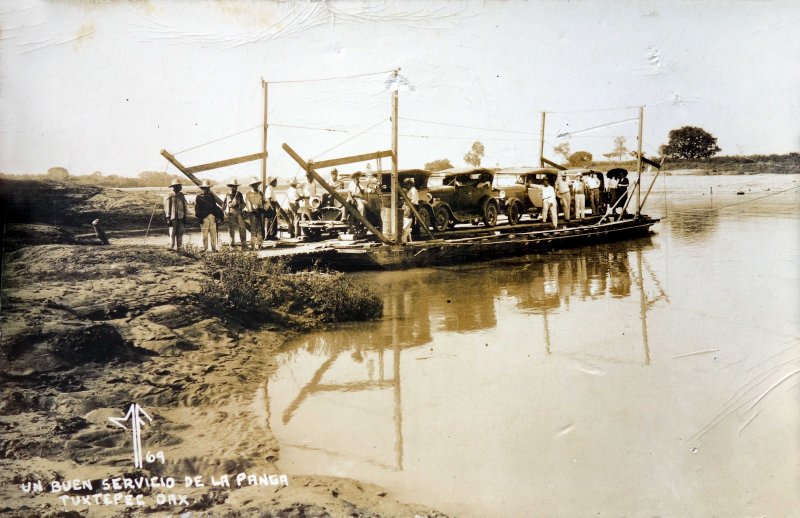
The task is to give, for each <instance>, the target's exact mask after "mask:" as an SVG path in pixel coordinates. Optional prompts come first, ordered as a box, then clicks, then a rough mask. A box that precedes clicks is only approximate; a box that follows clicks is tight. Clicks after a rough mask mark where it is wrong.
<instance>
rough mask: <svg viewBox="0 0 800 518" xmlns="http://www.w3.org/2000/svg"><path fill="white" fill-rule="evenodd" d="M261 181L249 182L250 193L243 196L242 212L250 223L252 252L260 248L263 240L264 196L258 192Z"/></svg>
mask: <svg viewBox="0 0 800 518" xmlns="http://www.w3.org/2000/svg"><path fill="white" fill-rule="evenodd" d="M259 185H261V180H259V179H258V178H253V179H252V180H251V181H250V191H249V192H248V193H247V194H245V195H244V210H245V211H246V212H247V220H248V221H249V222H250V245H251V246H252V247H253V250H258V249H260V248H261V242H262V240H263V239H264V228H263V224H264V221H263V217H264V194H263V193H262V192H261V191H260V190H258V186H259Z"/></svg>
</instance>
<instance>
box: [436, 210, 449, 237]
mask: <svg viewBox="0 0 800 518" xmlns="http://www.w3.org/2000/svg"><path fill="white" fill-rule="evenodd" d="M432 223H433V230H436V231H442V230H446V229H447V225H448V224H449V223H450V213H449V212H448V211H447V208H446V207H445V206H444V205H441V206H439V207H437V208H436V210H435V211H433V221H432Z"/></svg>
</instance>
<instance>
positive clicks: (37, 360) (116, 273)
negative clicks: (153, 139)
mask: <svg viewBox="0 0 800 518" xmlns="http://www.w3.org/2000/svg"><path fill="white" fill-rule="evenodd" d="M4 259H5V261H4V262H5V264H4V268H3V291H2V308H3V311H2V341H0V357H2V358H3V364H4V366H5V368H4V369H3V372H2V376H1V377H0V394H2V396H1V397H0V437H1V438H0V466H1V467H2V475H0V498H1V499H2V502H3V503H2V504H0V511H2V512H3V513H4V514H8V515H10V516H48V515H51V516H55V515H58V513H64V512H69V511H75V512H77V513H79V514H80V515H86V514H90V515H98V516H116V515H119V516H123V515H124V516H130V515H147V514H148V513H152V512H167V513H179V512H182V511H185V510H187V509H191V510H193V511H204V512H206V513H208V515H211V516H251V515H256V514H260V515H263V516H354V515H355V516H414V515H415V514H418V515H423V516H425V515H427V516H439V514H438V513H436V512H435V511H431V510H428V509H426V508H424V507H421V506H414V505H406V504H402V503H399V502H397V501H395V500H394V499H393V498H392V495H391V494H387V492H386V491H385V490H383V489H381V488H378V487H376V486H373V485H370V484H364V483H360V482H357V481H353V480H349V479H339V478H330V477H304V476H292V477H290V479H289V485H288V486H286V487H284V486H283V485H278V486H268V487H264V486H250V485H248V484H243V487H241V488H236V487H235V485H232V486H231V487H224V486H223V487H218V488H211V487H209V485H208V484H206V486H204V487H201V488H192V489H189V490H187V489H185V488H184V487H183V484H182V483H181V484H180V486H181V487H180V491H179V492H181V493H185V494H186V495H187V496H188V501H189V506H188V507H187V506H182V507H174V506H172V507H170V506H161V507H158V506H156V505H155V504H151V503H148V505H146V506H142V507H137V506H134V507H129V508H127V509H126V508H125V507H124V506H123V507H118V506H117V507H115V506H113V505H112V506H96V505H84V504H78V505H75V506H72V505H70V506H68V507H64V506H63V505H62V504H61V502H60V501H59V500H58V498H57V497H58V496H59V495H54V494H52V493H50V492H47V491H46V492H44V493H41V494H36V495H31V494H25V493H23V492H22V491H21V485H23V484H24V483H26V482H29V481H37V480H41V481H51V480H62V479H67V478H80V479H86V480H93V481H95V486H97V485H98V484H99V481H101V480H102V479H108V478H113V477H121V476H123V474H127V475H128V476H131V477H134V476H147V477H150V476H164V477H166V476H171V477H175V478H176V479H178V480H180V481H183V477H184V476H196V475H198V474H204V475H206V477H207V476H208V475H212V476H219V475H220V474H228V475H230V476H231V477H233V476H235V475H236V474H238V473H258V474H280V473H281V467H280V448H279V445H278V444H277V441H276V440H275V438H274V436H273V434H272V432H271V430H270V429H269V426H268V424H267V420H266V419H260V418H259V416H260V415H262V414H263V413H264V412H265V411H266V410H264V409H265V408H266V405H265V398H266V397H267V396H266V394H265V391H264V389H263V385H264V381H265V380H266V379H267V377H268V376H269V374H270V373H271V372H272V370H273V369H274V368H275V365H274V363H273V361H272V355H273V353H274V351H275V350H276V349H277V348H278V347H279V346H280V345H281V344H282V343H283V341H284V340H285V339H286V338H287V337H288V336H291V335H292V334H293V332H292V331H290V330H287V329H286V328H284V327H281V326H280V325H278V324H275V323H260V322H253V321H243V320H241V319H239V318H236V317H232V316H230V315H229V314H228V315H226V314H222V313H216V312H213V311H211V310H209V309H208V308H207V307H205V306H203V305H202V304H200V303H199V302H198V294H199V293H200V292H201V291H202V289H203V286H205V285H208V284H209V283H213V282H216V281H215V280H214V279H213V278H212V277H211V276H209V275H208V272H207V271H206V269H204V267H203V265H202V263H200V262H198V261H196V260H195V259H193V258H191V257H187V256H184V255H178V254H175V253H173V252H169V251H168V250H164V249H162V248H155V247H120V246H112V247H101V246H81V245H63V244H61V245H40V246H29V247H24V248H21V249H19V250H16V251H15V252H12V253H8V254H6V256H5V258H4ZM133 403H136V404H138V405H140V406H141V407H142V408H143V409H144V410H145V411H146V412H147V413H148V414H149V415H150V416H151V417H152V419H153V421H152V423H151V424H149V425H148V426H146V427H145V432H144V435H143V437H144V439H143V449H145V450H148V451H163V452H164V456H165V459H166V462H165V463H164V464H163V465H161V464H160V463H159V462H155V463H151V464H148V463H146V464H145V465H144V467H143V468H141V469H138V470H137V469H134V467H133V463H132V454H131V435H130V433H129V432H127V431H124V430H121V429H120V428H118V427H115V426H113V425H112V424H111V423H110V422H109V420H108V418H109V417H114V416H118V417H121V416H122V415H123V414H124V413H125V411H126V409H127V408H128V407H129V406H130V405H131V404H133ZM206 482H207V479H206ZM95 492H100V491H95ZM142 492H143V493H145V496H148V495H150V496H153V495H154V493H155V492H156V490H155V489H152V488H151V489H149V490H148V491H145V490H143V491H142ZM84 493H86V491H84ZM62 515H64V514H62ZM201 515H202V514H201ZM64 516H66V515H64Z"/></svg>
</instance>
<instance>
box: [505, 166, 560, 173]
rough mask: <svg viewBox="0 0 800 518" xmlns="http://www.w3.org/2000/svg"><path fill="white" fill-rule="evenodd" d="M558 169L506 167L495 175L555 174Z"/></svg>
mask: <svg viewBox="0 0 800 518" xmlns="http://www.w3.org/2000/svg"><path fill="white" fill-rule="evenodd" d="M557 172H558V169H556V168H555V167H506V168H505V169H500V170H499V171H497V174H516V175H522V174H530V173H544V174H548V173H552V174H556V173H557Z"/></svg>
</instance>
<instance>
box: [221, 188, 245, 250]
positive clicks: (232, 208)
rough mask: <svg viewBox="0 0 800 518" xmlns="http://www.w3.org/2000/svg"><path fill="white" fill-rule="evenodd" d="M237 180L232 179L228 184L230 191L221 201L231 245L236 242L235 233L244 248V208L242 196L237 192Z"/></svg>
mask: <svg viewBox="0 0 800 518" xmlns="http://www.w3.org/2000/svg"><path fill="white" fill-rule="evenodd" d="M239 185H240V184H239V182H238V181H236V180H233V181H232V182H231V183H229V184H228V187H230V188H231V192H229V193H228V194H226V195H225V199H224V200H223V202H222V211H223V212H224V213H225V214H226V215H227V216H228V233H229V234H230V236H231V246H234V244H235V242H236V238H235V237H236V234H239V244H241V245H242V248H244V244H245V242H246V241H247V239H246V232H247V230H246V228H245V225H244V217H243V216H242V210H244V196H242V193H240V192H239Z"/></svg>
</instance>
